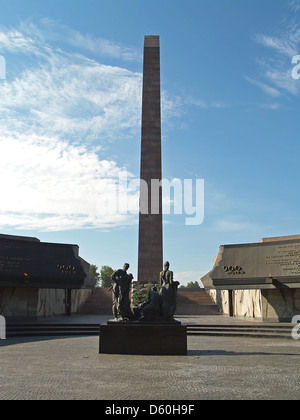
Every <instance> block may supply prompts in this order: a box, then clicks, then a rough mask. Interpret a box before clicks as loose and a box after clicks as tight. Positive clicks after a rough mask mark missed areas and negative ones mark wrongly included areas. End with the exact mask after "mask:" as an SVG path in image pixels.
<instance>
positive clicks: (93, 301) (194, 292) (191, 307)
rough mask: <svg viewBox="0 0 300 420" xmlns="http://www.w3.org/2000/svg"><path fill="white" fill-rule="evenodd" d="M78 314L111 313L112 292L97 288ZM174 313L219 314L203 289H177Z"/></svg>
mask: <svg viewBox="0 0 300 420" xmlns="http://www.w3.org/2000/svg"><path fill="white" fill-rule="evenodd" d="M79 314H80V315H111V314H112V292H111V291H108V289H106V288H98V289H96V290H95V292H94V293H93V294H92V295H90V296H89V298H88V300H87V302H86V303H85V304H84V305H83V306H82V307H81V309H80V311H79ZM176 315H220V312H219V310H218V308H217V305H216V304H215V303H214V302H213V300H212V299H211V297H210V296H209V295H208V294H207V293H206V291H205V290H204V289H179V290H178V300H177V311H176Z"/></svg>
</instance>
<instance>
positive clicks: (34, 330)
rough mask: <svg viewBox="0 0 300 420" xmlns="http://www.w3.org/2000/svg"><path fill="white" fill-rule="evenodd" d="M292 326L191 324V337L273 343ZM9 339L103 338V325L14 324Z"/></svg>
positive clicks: (9, 326) (288, 332)
mask: <svg viewBox="0 0 300 420" xmlns="http://www.w3.org/2000/svg"><path fill="white" fill-rule="evenodd" d="M291 332H292V328H291V324H269V323H262V324H255V325H253V324H252V323H251V324H247V325H244V324H242V321H241V324H230V320H229V321H228V324H223V325H209V324H190V325H187V334H188V336H199V338H200V337H205V336H209V337H249V338H251V337H252V338H270V339H292V334H291ZM6 336H7V338H13V337H15V338H16V337H60V336H65V337H67V336H68V337H70V336H73V337H77V336H99V324H82V323H81V324H68V323H59V324H58V323H51V324H50V323H41V322H37V323H27V324H25V323H14V324H13V323H11V324H9V325H7V332H6Z"/></svg>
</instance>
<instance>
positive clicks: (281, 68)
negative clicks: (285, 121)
mask: <svg viewBox="0 0 300 420" xmlns="http://www.w3.org/2000/svg"><path fill="white" fill-rule="evenodd" d="M299 21H300V2H299V1H298V0H297V1H296V0H293V1H290V2H288V3H287V9H286V16H285V17H284V18H283V19H282V21H281V22H280V23H279V28H278V31H277V33H275V34H272V35H270V34H262V33H260V34H255V35H254V36H253V40H254V42H256V43H257V44H259V45H261V46H263V47H265V48H267V49H268V54H267V53H266V56H265V57H264V58H263V59H262V58H259V59H257V63H258V64H259V71H260V73H259V76H255V77H249V76H247V77H246V80H247V81H248V82H250V83H252V84H253V85H256V86H257V87H259V88H260V89H262V90H263V91H264V92H265V93H266V94H267V95H269V96H272V97H279V96H282V97H284V96H286V95H293V96H297V95H298V93H299V87H298V86H299V84H298V83H297V82H296V81H295V80H294V79H293V77H292V64H291V61H292V57H293V56H295V55H297V54H299V51H300V23H299ZM273 109H276V108H273Z"/></svg>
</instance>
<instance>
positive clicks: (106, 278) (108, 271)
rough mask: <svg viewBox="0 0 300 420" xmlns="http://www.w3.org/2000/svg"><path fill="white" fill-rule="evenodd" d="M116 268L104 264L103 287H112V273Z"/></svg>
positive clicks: (102, 270)
mask: <svg viewBox="0 0 300 420" xmlns="http://www.w3.org/2000/svg"><path fill="white" fill-rule="evenodd" d="M114 272H115V270H114V269H113V268H111V267H109V266H108V265H103V266H102V267H101V270H100V280H101V287H110V286H111V285H112V279H111V275H112V274H113V273H114Z"/></svg>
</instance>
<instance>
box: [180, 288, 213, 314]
mask: <svg viewBox="0 0 300 420" xmlns="http://www.w3.org/2000/svg"><path fill="white" fill-rule="evenodd" d="M176 315H220V312H219V310H218V307H217V305H216V304H215V302H214V301H213V300H212V298H211V297H210V296H209V295H208V294H207V293H206V291H205V290H204V289H179V290H178V297H177V310H176Z"/></svg>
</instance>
